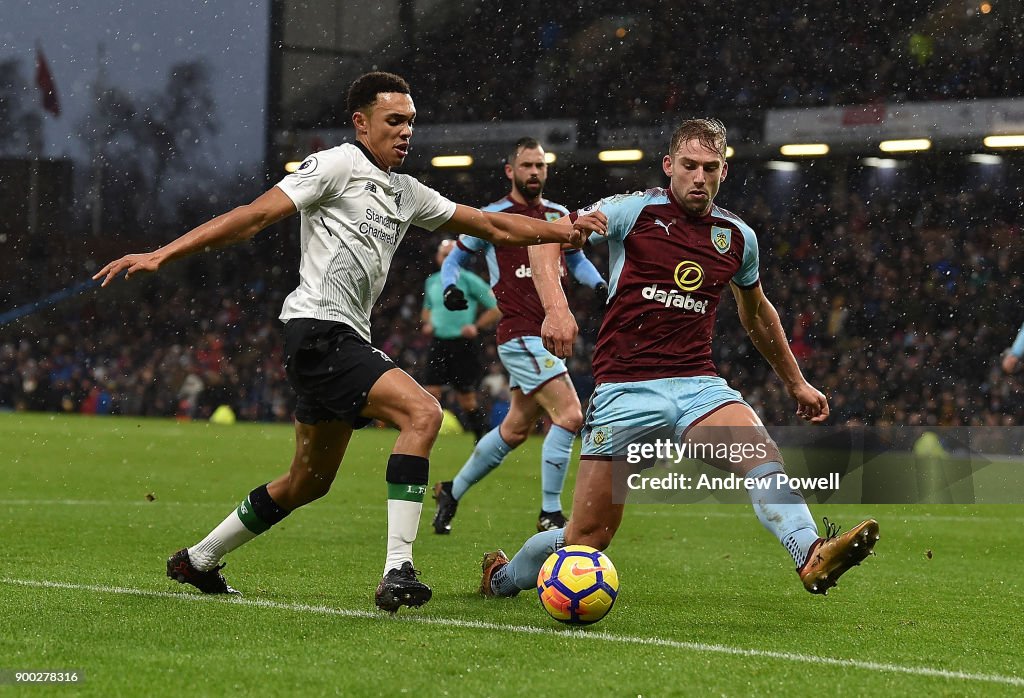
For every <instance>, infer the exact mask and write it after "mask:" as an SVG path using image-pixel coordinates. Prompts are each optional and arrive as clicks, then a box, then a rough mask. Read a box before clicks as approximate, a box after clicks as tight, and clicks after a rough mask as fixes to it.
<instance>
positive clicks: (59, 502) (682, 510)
mask: <svg viewBox="0 0 1024 698" xmlns="http://www.w3.org/2000/svg"><path fill="white" fill-rule="evenodd" d="M237 505H238V502H234V503H232V502H227V501H225V502H186V501H181V500H167V499H160V498H159V497H158V498H157V499H156V500H155V501H153V502H147V501H146V500H144V499H0V506H12V507H13V506H97V507H112V506H126V507H159V506H179V507H180V506H184V507H219V508H221V509H224V510H227V509H231V508H232V507H233V506H237ZM334 506H338V507H341V506H342V505H341V504H335V503H333V502H330V501H325V502H317V505H316V507H317V509H325V508H331V507H334ZM344 506H345V508H346V509H351V508H352V507H351V506H350V505H347V504H346V505H344ZM661 506H662V507H664V506H672V507H673V508H672V515H673V516H686V517H693V518H698V519H704V518H712V519H714V518H719V519H735V518H744V519H749V518H751V517H752V516H753V514H752V513H751V512H750V505H749V504H725V505H721V506H722V507H723V508H724V509H725V510H724V511H723V510H721V509H719V510H716V511H690V510H688V509H687V507H688V506H690V505H687V504H678V505H661ZM694 506H709V505H694ZM817 506H823V505H816V507H817ZM824 506H828V505H824ZM832 506H853V505H850V504H842V505H832ZM858 506H861V507H865V506H868V505H863V504H861V505H858ZM907 506H914V505H912V504H911V505H907ZM963 506H968V505H963ZM1011 506H1014V505H1011ZM369 507H370V505H361V508H369ZM726 507H728V508H726ZM505 510H506V511H510V512H517V511H520V512H526V511H533V509H526V508H525V507H511V508H510V507H505ZM865 512H866V513H865ZM665 513H666V510H665V509H664V508H659V509H650V508H648V505H644V504H636V505H633V506H631V507H630V509H629V514H627V516H664V515H665ZM868 515H870V509H864V510H863V511H860V512H859V513H857V514H855V515H853V516H851V517H850V518H851V519H855V518H858V517H861V516H868ZM888 521H915V522H925V523H928V522H936V523H939V522H942V523H993V524H1024V516H1008V517H1000V516H967V515H953V514H951V515H942V514H903V513H900V514H893V515H883V516H882V517H881V523H882V524H883V525H885V524H886V523H887V522H888Z"/></svg>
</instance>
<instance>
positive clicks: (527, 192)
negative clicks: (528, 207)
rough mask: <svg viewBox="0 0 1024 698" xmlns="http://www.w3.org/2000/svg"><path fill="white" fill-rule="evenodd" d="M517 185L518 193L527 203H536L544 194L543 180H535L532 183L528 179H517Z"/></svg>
mask: <svg viewBox="0 0 1024 698" xmlns="http://www.w3.org/2000/svg"><path fill="white" fill-rule="evenodd" d="M515 185H516V191H518V192H519V193H520V194H521V195H522V197H523V198H524V199H526V200H527V201H535V200H536V199H539V198H540V195H541V194H543V193H544V181H543V180H541V179H534V180H532V181H531V180H528V179H525V180H524V179H516V180H515Z"/></svg>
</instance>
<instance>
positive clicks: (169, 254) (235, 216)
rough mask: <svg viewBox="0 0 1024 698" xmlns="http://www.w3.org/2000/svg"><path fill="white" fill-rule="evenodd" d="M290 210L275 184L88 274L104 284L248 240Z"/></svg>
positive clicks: (284, 195)
mask: <svg viewBox="0 0 1024 698" xmlns="http://www.w3.org/2000/svg"><path fill="white" fill-rule="evenodd" d="M293 213H295V204H293V203H292V200H291V199H289V198H288V195H287V194H285V193H284V192H283V191H281V190H280V189H279V188H277V187H273V188H272V189H270V190H269V191H267V192H265V193H263V194H262V195H260V196H259V197H258V198H257V199H256V200H255V201H253V202H252V203H251V204H247V205H245V206H239V207H238V208H236V209H233V210H231V211H228V212H227V213H223V214H221V215H219V216H217V217H216V218H213V219H211V220H209V221H207V222H205V223H203V224H202V225H199V226H197V227H195V228H193V229H192V230H190V231H188V232H187V233H185V234H184V235H182V236H181V237H179V238H178V239H177V240H174V241H173V242H169V243H168V244H166V245H164V246H163V247H161V248H159V249H156V250H153V251H152V252H144V253H142V254H129V255H125V256H124V257H121V258H120V259H115V260H114V261H113V262H110V263H109V264H107V265H106V266H105V267H103V268H102V269H100V270H99V271H98V272H96V274H94V275H93V277H92V278H93V279H94V280H96V279H103V282H102V283H101V284H100V285H101V286H106V285H107V284H109V283H110V282H111V281H113V280H114V279H115V278H117V276H118V275H119V274H120V273H121V272H124V276H125V278H126V279H127V278H128V277H129V276H131V275H132V274H134V273H135V272H139V271H156V270H157V269H159V268H160V267H161V266H163V265H164V264H166V263H167V262H170V261H172V260H175V259H178V258H180V257H185V256H187V255H190V254H193V253H195V252H200V251H202V250H207V249H214V248H217V247H224V246H226V245H232V244H234V243H236V242H242V241H244V240H248V239H249V238H251V237H252V236H254V235H255V234H256V233H258V232H260V231H261V230H263V229H264V228H266V227H267V226H269V225H273V224H274V223H277V222H278V221H279V220H281V219H283V218H287V217H288V216H290V215H292V214H293Z"/></svg>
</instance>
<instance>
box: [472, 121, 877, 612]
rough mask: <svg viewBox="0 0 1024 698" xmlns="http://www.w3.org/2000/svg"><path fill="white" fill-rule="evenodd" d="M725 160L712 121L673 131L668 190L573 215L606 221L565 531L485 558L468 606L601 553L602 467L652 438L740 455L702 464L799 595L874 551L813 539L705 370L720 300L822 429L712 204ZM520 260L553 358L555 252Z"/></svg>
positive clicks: (867, 538) (564, 337) (862, 533)
mask: <svg viewBox="0 0 1024 698" xmlns="http://www.w3.org/2000/svg"><path fill="white" fill-rule="evenodd" d="M725 151H726V133H725V127H724V126H723V125H722V123H721V122H720V121H718V120H715V119H694V120H690V121H686V122H684V123H683V124H682V125H681V126H680V127H679V128H678V129H677V130H676V131H675V133H674V134H673V136H672V140H671V143H670V148H669V154H668V155H666V156H665V157H664V160H663V169H664V172H665V174H666V175H667V176H668V177H669V180H670V183H669V187H668V188H666V189H661V188H657V189H651V190H648V191H646V192H637V193H635V194H627V195H621V196H613V197H610V198H607V199H603V200H601V201H599V202H598V203H596V204H593V205H592V206H589V207H587V208H586V209H583V211H593V210H601V211H603V212H604V213H605V214H606V215H607V216H608V238H607V239H608V244H609V245H610V246H611V247H610V250H609V263H610V266H611V277H610V279H609V281H610V283H609V297H608V307H607V309H606V310H605V316H604V322H603V324H602V325H601V329H600V332H599V334H598V340H597V346H596V348H595V350H594V381H595V383H596V384H597V387H596V389H595V391H594V396H593V398H592V400H591V404H590V406H589V408H588V410H587V415H586V420H585V423H584V426H583V447H582V451H581V454H580V465H579V472H578V474H577V478H576V487H575V491H574V495H573V509H572V518H571V519H570V520H569V523H568V526H567V527H566V528H565V529H564V530H559V531H548V532H545V533H538V534H537V535H535V536H534V537H532V538H531V539H529V540H528V541H527V542H526V543H525V544H524V545H523V547H522V549H521V550H520V551H519V552H518V553H517V554H516V555H515V557H513V558H512V560H511V561H509V560H508V558H507V557H506V556H505V554H504V553H503V552H502V551H500V550H497V551H494V552H490V553H487V554H486V555H485V556H484V559H483V564H482V569H483V578H482V579H481V585H480V591H481V593H483V594H485V595H488V596H511V595H514V594H516V593H518V592H519V591H520V590H522V589H529V588H533V587H534V586H535V585H536V583H537V573H538V571H539V570H540V567H541V565H542V564H543V562H544V560H545V559H546V558H547V556H548V555H549V554H550V553H551V552H552V551H554V550H556V549H558V548H560V547H562V546H564V545H589V546H592V547H594V548H597V549H599V550H604V549H605V548H607V547H608V545H609V544H610V543H611V541H612V537H613V536H614V535H615V532H616V530H617V529H618V527H619V524H620V523H621V521H622V515H623V510H624V499H625V497H624V496H622V495H620V496H619V497H616V496H614V495H613V480H614V476H613V473H614V472H615V470H613V461H616V460H620V461H621V460H623V455H624V454H627V453H628V450H629V447H630V445H631V444H636V443H642V442H644V441H647V442H650V441H651V440H652V439H654V438H661V437H663V436H667V437H668V438H671V439H672V440H673V442H674V443H676V444H682V442H683V441H684V440H685V441H687V442H692V443H697V444H705V443H706V444H715V443H723V442H725V441H728V442H729V444H730V445H733V444H737V443H740V442H744V443H749V444H750V445H751V446H752V447H753V448H751V449H750V451H749V453H750V454H752V455H749V456H748V455H747V454H744V456H743V457H742V458H740V459H737V460H738V462H732V461H730V460H728V459H723V460H715V459H710V460H708V462H709V463H711V464H712V465H714V466H716V467H720V468H723V469H727V470H729V471H731V472H732V473H734V474H735V475H737V476H740V477H744V478H746V480H745V481H746V482H748V483H750V485H752V486H750V487H748V491H749V493H750V497H751V501H752V503H753V505H754V510H755V512H756V514H757V517H758V519H760V521H761V523H762V524H763V525H764V526H765V528H767V529H768V530H769V531H771V533H773V534H774V535H775V536H776V538H778V540H779V541H780V542H781V543H782V545H783V547H785V549H786V550H787V551H788V552H789V554H790V555H791V556H792V558H793V561H794V563H795V566H796V570H797V573H798V575H799V577H800V579H801V581H802V582H803V585H804V587H805V588H806V589H807V590H808V591H809V592H811V593H815V594H823V593H825V592H827V591H828V589H829V588H830V587H832V586H834V585H835V583H836V580H837V579H838V578H839V576H840V575H842V574H843V573H844V572H846V570H848V569H849V568H850V567H852V566H854V565H856V564H859V563H860V562H861V561H862V560H863V559H864V558H865V557H867V555H868V554H870V552H871V551H872V548H873V547H874V545H875V542H876V540H877V539H878V523H877V522H876V521H874V520H872V519H868V520H866V521H863V522H861V523H860V524H858V525H857V526H855V527H854V528H853V529H851V530H850V531H848V532H846V533H843V534H840V533H839V531H838V528H837V527H836V526H835V525H833V524H830V523H829V522H828V520H827V519H826V521H825V536H824V537H821V536H819V534H818V528H817V526H816V524H815V522H814V520H813V519H812V517H811V513H810V511H809V510H808V508H807V504H806V503H805V501H804V498H803V495H801V494H800V492H798V491H796V490H793V489H791V488H790V487H789V485H788V484H787V483H785V480H784V478H780V477H776V476H777V475H779V474H782V473H784V472H785V471H784V469H783V465H782V459H781V455H780V454H779V452H778V448H777V447H776V445H775V443H774V442H773V441H772V440H771V438H770V437H769V436H768V435H767V433H766V432H765V430H764V426H763V425H762V424H761V420H760V419H759V418H758V417H757V415H756V414H755V413H754V411H753V410H752V409H751V407H750V406H749V405H748V404H747V403H746V402H745V401H744V399H743V397H742V396H741V395H740V394H739V393H738V392H736V391H735V390H733V389H732V388H731V387H729V385H728V384H727V383H726V382H725V380H724V379H722V378H721V377H720V376H719V375H718V372H717V370H716V368H715V365H714V362H713V361H712V359H711V336H712V332H713V329H714V323H715V314H716V310H717V307H718V302H719V298H720V296H721V294H722V292H723V291H724V290H725V289H726V288H727V287H728V288H731V290H732V292H733V295H734V296H735V297H736V304H737V307H738V310H739V317H740V321H741V322H742V323H743V326H744V328H745V329H746V330H747V333H748V334H749V336H750V339H751V341H752V342H753V344H754V346H755V347H756V348H757V350H758V351H759V352H760V353H761V354H762V355H763V356H764V357H765V358H766V359H767V360H768V362H769V363H770V364H771V366H772V368H773V369H774V370H775V372H776V373H777V374H778V376H779V378H780V379H781V380H782V382H783V384H784V386H785V388H786V391H787V392H788V393H789V394H790V395H791V396H792V398H793V399H794V400H795V402H796V407H797V409H796V412H797V414H798V415H799V416H801V417H802V418H803V419H805V420H807V421H810V422H814V423H818V422H823V421H824V420H825V419H826V418H827V417H828V414H829V410H828V401H827V400H826V398H825V396H824V395H823V394H822V393H821V392H819V391H818V390H816V389H815V388H814V387H813V386H811V385H810V384H809V383H808V382H807V381H806V380H805V379H804V376H803V374H802V373H801V371H800V367H799V366H798V365H797V362H796V359H795V358H794V356H793V353H792V352H791V351H790V349H789V344H788V342H787V340H786V336H785V333H784V332H783V329H782V325H781V323H780V320H779V315H778V313H777V312H776V310H775V308H774V307H773V306H772V304H771V303H770V302H769V301H768V299H767V298H766V297H765V294H764V290H763V289H762V287H761V283H760V277H759V274H758V249H757V238H756V237H755V236H754V231H753V230H751V229H750V227H749V226H747V224H746V223H744V222H743V221H742V220H741V219H740V218H739V217H738V216H736V215H735V214H733V213H730V212H729V211H726V210H724V209H722V208H720V207H718V206H716V205H715V204H714V199H715V195H716V194H717V193H718V189H719V185H720V184H721V182H722V181H723V180H724V179H725V177H726V174H727V172H728V165H727V164H726V161H725ZM583 211H581V213H582V212H583ZM577 215H578V214H573V215H572V216H570V219H575V218H576V216H577ZM530 257H531V259H532V261H533V275H534V281H535V282H536V284H537V289H538V292H539V294H540V297H541V301H542V302H543V304H544V307H545V309H546V310H547V313H548V315H547V317H546V318H545V321H544V327H543V329H542V337H543V339H544V342H545V345H546V346H548V348H549V349H551V350H553V351H564V350H565V347H566V346H567V344H569V343H571V341H572V339H573V338H574V336H575V332H576V327H575V321H574V320H573V318H572V314H571V313H570V312H569V310H568V308H567V306H566V302H565V294H564V293H563V291H562V288H561V285H560V284H559V282H558V260H557V257H558V247H557V246H552V245H542V246H539V247H538V248H537V250H536V253H535V254H531V255H530ZM755 442H756V444H755ZM757 445H759V446H761V448H757V447H756V446H757ZM619 471H620V472H621V471H622V469H619Z"/></svg>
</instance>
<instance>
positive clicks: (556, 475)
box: [540, 424, 576, 511]
mask: <svg viewBox="0 0 1024 698" xmlns="http://www.w3.org/2000/svg"><path fill="white" fill-rule="evenodd" d="M575 437H576V435H575V434H574V433H572V432H571V431H569V430H568V429H564V428H562V427H560V426H558V425H557V424H552V425H551V428H550V429H549V430H548V435H547V436H545V437H544V445H543V446H542V447H541V452H540V460H541V464H540V485H541V491H542V494H543V498H542V499H541V505H540V508H541V509H542V510H544V511H561V510H562V485H563V484H564V483H565V476H566V473H568V472H569V458H570V457H572V441H573V439H574V438H575Z"/></svg>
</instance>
